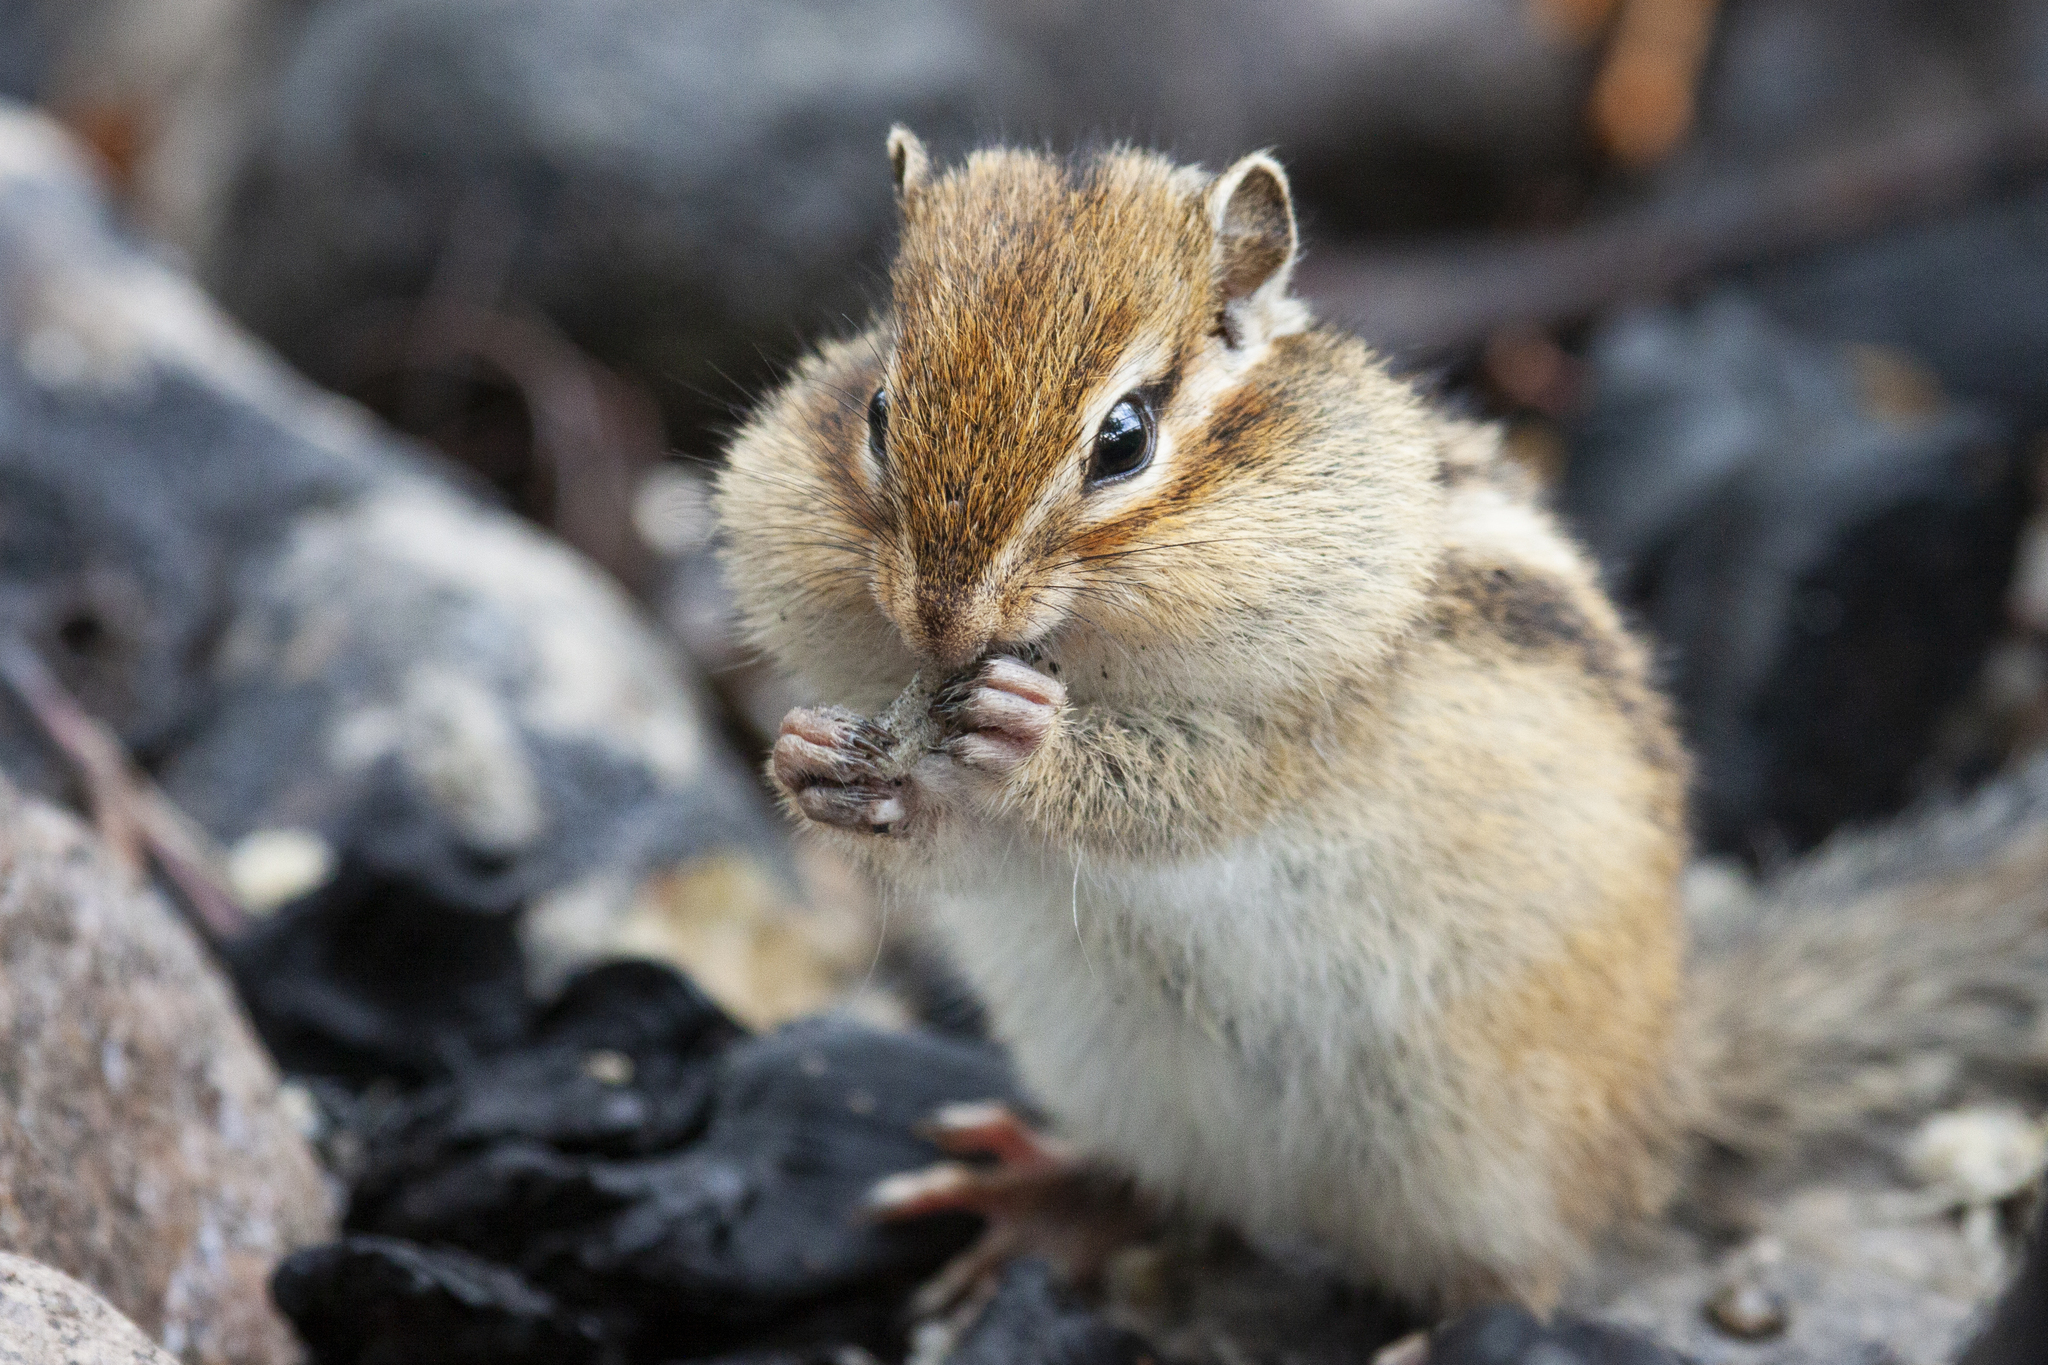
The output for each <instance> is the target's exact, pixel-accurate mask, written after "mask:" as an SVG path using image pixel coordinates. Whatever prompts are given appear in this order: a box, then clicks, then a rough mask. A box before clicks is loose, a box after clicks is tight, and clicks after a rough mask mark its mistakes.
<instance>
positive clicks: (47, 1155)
mask: <svg viewBox="0 0 2048 1365" xmlns="http://www.w3.org/2000/svg"><path fill="white" fill-rule="evenodd" d="M0 1057H5V1058H6V1059H7V1066H6V1071H5V1075H4V1078H0V1088H4V1092H5V1101H4V1103H5V1109H6V1115H7V1118H6V1122H5V1123H4V1124H0V1248H4V1249H6V1250H8V1251H12V1252H15V1253H18V1254H20V1255H23V1256H30V1257H33V1258H35V1259H37V1260H40V1261H45V1262H48V1263H49V1264H50V1265H53V1266H57V1267H59V1268H61V1269H62V1270H64V1271H65V1272H66V1273H68V1274H71V1275H75V1276H77V1277H78V1278H79V1279H82V1280H84V1281H85V1282H86V1283H88V1284H90V1285H92V1286H93V1287H94V1288H95V1289H97V1290H98V1291H99V1292H100V1293H102V1294H104V1295H106V1297H107V1299H108V1300H109V1301H110V1302H111V1303H112V1304H114V1305H115V1306H116V1307H117V1308H119V1309H120V1310H121V1312H123V1313H125V1314H127V1315H128V1316H129V1317H130V1318H132V1319H134V1321H135V1322H136V1323H137V1324H139V1325H140V1326H141V1327H142V1328H143V1330H145V1331H147V1332H148V1333H150V1334H151V1335H152V1336H154V1337H155V1338H156V1339H157V1340H158V1341H160V1342H162V1343H163V1345H164V1346H165V1347H166V1348H167V1349H168V1350H170V1352H171V1353H172V1354H174V1355H176V1356H179V1357H180V1358H182V1359H183V1360H185V1361H186V1362H187V1363H188V1365H286V1362H289V1361H291V1360H293V1359H294V1358H295V1357H296V1354H297V1348H296V1345H295V1344H294V1342H293V1339H292V1335H291V1333H290V1331H289V1329H288V1328H287V1327H286V1325H285V1323H284V1321H283V1320H282V1319H281V1318H279V1317H278V1316H277V1314H276V1313H275V1311H274V1310H273V1309H272V1308H271V1305H270V1301H269V1295H268V1292H267V1285H268V1280H269V1276H270V1272H271V1269H272V1267H273V1266H274V1265H275V1264H276V1263H277V1261H278V1260H279V1259H280V1258H282V1257H283V1256H284V1255H285V1254H286V1253H287V1252H289V1251H291V1250H293V1249H294V1248H296V1247H299V1246H301V1245H304V1244H306V1243H308V1242H312V1241H316V1240H319V1239H321V1238H322V1237H324V1236H328V1235H331V1227H332V1209H331V1203H332V1197H331V1194H330V1192H329V1190H328V1188H327V1186H326V1183H325V1179H324V1177H323V1176H322V1174H321V1172H320V1170H319V1168H318V1166H317V1165H316V1164H315V1162H314V1159H313V1155H312V1152H311V1150H310V1149H309V1148H308V1146H307V1144H306V1141H305V1139H304V1138H303V1137H301V1136H300V1134H299V1132H298V1130H297V1128H296V1127H295V1125H294V1120H293V1118H292V1116H291V1113H290V1111H289V1109H288V1107H287V1106H286V1104H285V1103H284V1102H283V1101H282V1100H281V1098H280V1094H281V1092H280V1090H279V1086H278V1079H277V1074H276V1072H275V1071H274V1070H273V1069H272V1067H271V1065H270V1061H269V1059H268V1057H266V1056H265V1055H264V1053H263V1051H262V1049H261V1047H260V1046H259V1045H258V1044H257V1042H256V1040H255V1039H254V1038H253V1037H252V1036H251V1034H250V1032H249V1029H248V1026H247V1024H246V1023H245V1022H244V1021H243V1019H242V1016H241V1014H240V1012H239V1011H238V1010H237V1008H236V1005H235V1002H234V999H233V997H232V996H231V995H230V993H229V991H228V988H227V986H226V984H225V983H224V982H223V980H222V979H221V976H220V974H219V973H218V972H217V971H216V970H215V969H214V967H213V965H212V964H211V963H210V962H209V961H208V960H207V959H206V957H205V955H204V953H203V952H202V950H201V949H200V947H199V945H198V943H197V942H196V941H195V940H194V939H193V937H192V935H191V933H190V932H189V931H188V930H187V929H186V927H185V926H184V925H183V924H182V923H181V922H180V921H179V920H178V918H177V917H176V915H175V914H174V913H173V912H172V911H171V910H170V909H169V907H168V906H166V905H165V904H164V903H163V901H162V900H161V899H159V898H158V897H157V896H155V895H154V894H151V893H147V892H142V891H137V890H135V889H133V888H132V887H130V886H129V885H128V884H127V883H126V880H125V878H124V876H123V874H122V873H121V872H120V870H119V869H118V868H117V867H116V865H115V864H114V863H113V862H112V861H111V860H110V859H109V858H108V856H107V855H106V854H105V853H104V852H103V851H102V850H101V849H100V848H99V846H98V845H97V843H96V841H95V840H94V839H93V838H92V837H91V836H90V835H89V834H88V833H87V832H86V830H85V829H84V828H83V827H82V826H81V825H80V824H79V823H78V822H77V821H76V820H74V819H73V818H72V817H71V816H69V815H67V814H65V813H63V812H61V811H58V810H57V809H55V808H54V807H51V806H48V805H45V804H43V803H41V802H38V801H34V800H32V799H28V798H25V797H23V796H21V795H20V794H18V793H17V792H16V791H15V790H14V789H13V788H12V787H11V786H8V785H6V784H5V783H4V781H0ZM10 1284H12V1285H15V1286H19V1287H16V1288H5V1286H8V1285H10ZM38 1296H44V1297H46V1287H42V1288H39V1287H38V1285H37V1282H36V1281H35V1279H34V1277H32V1276H31V1277H27V1278H23V1272H22V1269H21V1263H19V1262H12V1261H10V1262H9V1263H8V1264H7V1265H6V1267H5V1268H4V1269H0V1304H5V1305H6V1306H5V1307H0V1321H4V1320H6V1318H5V1315H8V1314H15V1315H19V1314H22V1313H26V1312H29V1311H30V1310H29V1305H32V1304H33V1303H34V1302H35V1301H36V1299H37V1297H38ZM81 1311H83V1310H81ZM107 1316H108V1317H111V1314H108V1315H107ZM137 1349H138V1350H139V1349H140V1347H139V1345H138V1348H137ZM6 1350H7V1347H5V1346H0V1359H6V1358H7V1357H6V1354H5V1352H6ZM16 1358H17V1359H31V1360H43V1359H50V1360H54V1359H59V1358H63V1357H58V1356H37V1355H34V1354H28V1355H24V1356H21V1357H16ZM86 1358H91V1359H100V1358H104V1359H125V1358H126V1357H122V1356H116V1355H108V1356H105V1357H86ZM137 1358H143V1357H140V1356H138V1357H137Z"/></svg>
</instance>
